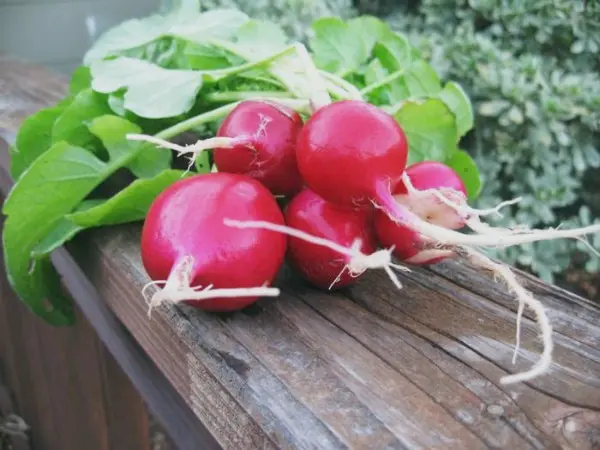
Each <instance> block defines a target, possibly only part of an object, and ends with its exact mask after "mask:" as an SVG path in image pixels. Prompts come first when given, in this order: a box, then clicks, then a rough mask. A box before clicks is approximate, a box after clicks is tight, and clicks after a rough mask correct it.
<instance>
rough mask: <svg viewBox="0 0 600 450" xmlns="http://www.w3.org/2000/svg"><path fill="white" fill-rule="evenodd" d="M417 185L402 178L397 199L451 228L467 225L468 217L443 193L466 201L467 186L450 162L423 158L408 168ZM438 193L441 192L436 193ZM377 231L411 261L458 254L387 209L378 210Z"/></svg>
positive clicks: (459, 201)
mask: <svg viewBox="0 0 600 450" xmlns="http://www.w3.org/2000/svg"><path fill="white" fill-rule="evenodd" d="M406 175H408V177H409V178H410V180H411V182H412V186H413V188H414V189H410V190H409V189H408V188H407V187H406V185H405V184H404V183H403V182H402V183H400V184H399V185H398V187H397V188H396V190H395V192H394V199H395V201H396V202H397V203H399V204H402V205H404V206H405V207H406V208H408V209H410V210H411V211H413V212H414V213H415V214H417V215H418V216H419V217H420V218H421V219H423V220H425V221H427V222H430V223H433V224H435V225H439V226H441V227H444V228H448V229H453V230H454V229H458V228H462V227H463V226H464V225H465V218H464V217H463V216H462V215H461V214H459V213H458V212H457V211H456V210H455V209H453V208H451V207H450V206H448V205H447V204H445V203H444V202H443V201H442V200H441V199H440V198H439V195H443V196H444V197H445V198H446V199H447V200H449V201H450V202H453V203H455V204H459V205H460V204H463V203H464V202H465V201H466V198H467V190H466V188H465V185H464V184H463V182H462V180H461V178H460V176H459V175H458V174H457V173H456V172H455V171H454V170H453V169H452V168H451V167H449V166H447V165H446V164H443V163H441V162H437V161H423V162H420V163H416V164H413V165H411V166H409V167H407V168H406ZM436 194H437V195H436ZM375 232H376V235H377V238H378V240H379V242H381V244H383V245H384V246H386V247H392V246H393V247H394V254H395V255H396V256H397V257H398V258H400V259H401V260H402V261H404V262H407V263H409V264H418V265H425V264H434V263H436V262H440V261H442V260H444V259H446V258H448V257H450V256H453V255H454V254H455V252H454V251H452V250H445V249H440V248H435V246H433V247H432V246H431V245H430V241H429V240H427V239H424V238H423V236H422V235H420V234H419V233H417V232H415V231H413V230H412V229H410V228H408V227H406V226H404V225H401V224H399V223H396V222H394V221H393V220H392V219H391V218H390V217H389V216H388V215H387V214H386V213H385V212H383V211H382V210H377V211H376V213H375Z"/></svg>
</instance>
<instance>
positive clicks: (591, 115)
mask: <svg viewBox="0 0 600 450" xmlns="http://www.w3.org/2000/svg"><path fill="white" fill-rule="evenodd" d="M387 20H388V21H389V22H390V23H391V24H392V26H393V27H394V28H395V29H396V30H397V31H402V32H404V33H405V34H407V35H408V36H409V38H410V39H411V41H412V42H413V43H414V44H415V45H416V46H417V47H419V48H420V49H421V50H422V51H423V52H424V53H425V54H426V55H427V56H428V57H429V59H430V60H431V63H432V65H433V66H434V67H435V68H436V70H438V72H439V73H440V75H441V76H442V77H444V78H450V79H455V80H457V81H458V82H460V83H461V85H462V86H463V87H464V88H465V89H466V90H467V91H468V94H469V95H470V96H471V98H472V100H473V104H474V107H475V108H476V125H475V129H474V130H473V132H471V133H470V134H469V135H467V136H466V138H465V140H464V142H463V146H464V148H465V149H466V150H467V151H469V152H470V153H471V154H472V155H473V156H474V158H475V159H476V161H477V163H478V165H479V166H480V170H481V172H482V174H483V177H484V182H485V186H484V190H483V192H482V194H481V196H480V198H479V199H478V201H477V203H478V205H479V206H490V205H492V204H496V203H498V202H500V201H501V200H502V199H508V198H514V197H518V196H522V197H523V200H522V202H521V203H519V204H518V205H516V206H514V207H512V208H510V209H507V210H506V212H505V214H504V218H502V219H499V220H498V221H497V222H496V223H501V224H503V225H511V224H515V223H517V222H518V223H524V224H527V225H529V226H544V227H549V226H559V225H563V226H565V227H567V226H578V225H587V224H589V223H591V222H592V221H593V217H598V215H599V214H598V213H599V211H600V201H599V199H598V196H597V195H594V194H595V192H597V191H598V190H599V189H600V183H598V182H597V181H595V180H594V178H598V177H597V176H594V174H595V173H597V170H598V168H599V167H600V151H599V149H600V133H599V131H600V77H599V75H598V69H599V68H600V51H599V49H600V5H599V4H598V2H597V1H593V0H592V1H589V2H588V4H587V6H584V2H583V1H570V2H563V1H562V0H524V1H516V0H514V1H508V0H505V1H500V0H469V1H467V0H461V1H444V0H423V1H422V2H421V4H420V5H419V6H418V7H417V8H414V9H411V10H408V9H400V10H396V11H395V13H393V14H392V15H391V16H389V17H388V18H387ZM590 175H591V176H590ZM590 241H591V243H592V245H593V246H594V247H596V248H600V236H593V237H592V238H591V239H590ZM574 255H577V256H580V257H579V258H576V261H578V262H579V263H581V264H583V265H584V267H585V269H586V270H587V271H588V272H591V273H597V272H599V271H600V258H597V257H592V251H591V250H590V249H588V248H587V247H586V246H584V245H583V244H582V243H580V242H577V241H565V240H557V241H549V242H543V243H539V244H534V245H529V246H523V247H514V248H510V249H503V250H501V251H499V252H498V253H497V256H498V257H499V258H501V259H502V260H504V261H506V262H508V263H511V264H516V265H519V266H521V267H524V268H527V269H529V270H531V271H532V272H534V273H536V274H537V275H539V276H540V277H542V278H543V279H545V280H547V281H554V275H555V274H557V273H560V272H563V271H564V270H565V269H566V268H567V267H568V266H569V265H570V264H571V263H572V261H573V256H574Z"/></svg>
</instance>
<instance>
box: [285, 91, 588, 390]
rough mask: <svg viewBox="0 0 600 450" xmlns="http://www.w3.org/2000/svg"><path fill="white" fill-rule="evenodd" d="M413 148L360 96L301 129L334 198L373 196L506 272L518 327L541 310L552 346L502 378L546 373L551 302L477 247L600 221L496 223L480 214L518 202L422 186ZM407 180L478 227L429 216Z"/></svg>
mask: <svg viewBox="0 0 600 450" xmlns="http://www.w3.org/2000/svg"><path fill="white" fill-rule="evenodd" d="M407 151H408V148H407V142H406V137H405V135H404V133H403V131H402V129H401V128H400V126H398V125H397V124H396V123H395V120H394V118H393V117H392V116H391V115H389V114H388V113H386V112H384V111H382V110H380V109H379V108H377V107H375V106H373V105H370V104H367V103H365V102H363V101H360V100H345V101H339V102H334V103H328V104H322V105H320V107H319V108H318V109H316V111H315V113H314V114H313V115H312V116H311V117H310V118H309V119H308V120H307V121H306V123H305V125H304V127H303V129H302V131H301V132H300V135H299V137H298V147H297V149H296V157H297V159H298V168H299V170H300V173H301V175H302V177H303V178H304V180H305V183H306V185H307V186H308V187H309V188H310V189H312V190H313V191H315V192H316V193H317V194H318V195H320V196H321V197H323V198H324V199H325V200H326V201H330V202H333V203H336V204H339V205H355V206H358V207H360V206H363V205H365V204H367V203H369V202H371V204H372V205H373V206H374V207H375V208H377V209H380V210H381V211H383V212H384V213H385V214H386V215H387V216H388V217H389V218H390V220H392V221H394V222H395V223H398V224H399V225H401V226H403V227H405V228H406V229H409V230H411V231H412V232H413V233H415V234H416V236H418V237H419V240H423V241H424V240H427V241H428V243H429V244H428V245H430V246H431V247H432V248H433V247H435V248H436V249H441V250H448V251H451V252H457V253H459V254H461V255H465V256H466V257H468V258H469V259H470V260H471V261H472V262H473V263H474V264H476V265H477V266H479V267H481V268H483V269H485V270H489V271H491V272H492V273H493V274H494V275H495V276H498V277H500V278H502V279H503V280H504V281H505V282H506V284H507V285H508V286H509V288H510V289H511V291H513V292H514V293H515V295H516V297H517V300H518V301H519V311H518V317H517V333H518V332H519V324H520V320H521V315H522V311H523V307H524V305H527V306H529V307H530V308H531V309H532V310H533V311H534V312H535V314H536V316H537V320H538V323H539V325H540V328H541V331H542V339H543V343H544V351H543V353H542V358H541V359H540V361H538V363H537V364H536V365H535V366H534V367H532V368H531V369H530V370H527V371H525V372H521V373H518V374H513V375H509V376H505V377H503V378H502V379H501V380H500V381H501V382H502V383H505V384H508V383H516V382H520V381H526V380H530V379H533V378H535V377H537V376H539V375H540V374H542V373H544V372H545V371H547V370H548V368H549V366H550V364H551V362H552V355H551V354H552V348H553V343H552V328H551V326H550V323H549V321H548V318H547V316H546V314H545V311H544V308H543V305H542V304H541V303H540V302H539V301H538V300H536V299H534V298H533V297H532V296H531V295H530V294H529V293H528V292H527V291H526V290H525V289H524V288H523V287H522V286H521V285H520V284H519V283H518V281H517V279H516V277H515V276H514V274H513V273H512V271H511V270H510V269H509V268H508V267H507V266H505V265H503V264H498V263H494V262H493V261H491V260H490V259H489V258H487V257H486V256H485V255H483V254H481V253H480V252H478V251H477V250H476V249H475V248H477V247H502V246H510V245H519V244H524V243H528V242H535V241H539V240H548V239H558V238H576V239H577V238H581V236H583V235H585V234H589V233H596V232H599V231H600V226H599V225H593V226H588V227H584V228H580V229H573V230H555V229H549V230H529V229H524V228H522V227H518V228H516V229H498V228H492V227H489V226H487V225H485V224H483V223H482V222H481V221H480V220H479V217H481V216H484V215H487V214H490V213H494V212H495V213H498V211H499V209H500V208H501V207H503V206H506V205H508V204H511V203H513V202H514V201H509V202H504V203H502V204H500V205H498V206H497V207H496V208H493V209H491V210H486V211H478V210H475V209H473V208H470V207H469V206H468V205H467V203H466V199H463V200H462V201H461V200H460V199H448V198H447V197H446V196H445V195H443V192H442V191H441V190H440V189H438V188H435V189H426V190H424V191H420V190H418V189H416V188H415V187H414V186H413V185H412V183H411V178H410V176H409V175H408V173H406V171H405V168H406V167H405V166H406V161H407ZM400 183H404V185H405V187H406V189H407V192H408V196H409V197H413V196H415V195H423V193H425V192H426V191H429V193H430V194H432V195H434V196H436V197H437V198H438V199H439V200H440V201H441V203H443V204H444V206H448V207H450V208H451V209H453V210H454V211H455V212H456V213H457V214H458V215H459V216H460V217H461V218H462V220H464V223H465V225H467V226H469V228H471V229H472V230H473V231H475V233H474V234H464V233H461V232H459V231H456V230H454V229H452V228H454V226H451V227H449V228H446V227H445V226H440V225H438V224H435V223H432V222H428V221H427V220H424V219H423V218H422V217H420V216H419V214H418V213H416V212H415V211H411V209H410V208H409V207H408V205H406V204H404V203H403V202H401V201H397V199H396V198H395V196H394V195H393V194H392V193H393V192H396V189H397V188H398V185H399V184H400ZM418 191H420V194H418ZM428 195H429V194H428ZM457 200H458V201H457ZM515 201H517V200H515ZM412 203H413V202H412V201H411V202H410V204H412ZM459 222H460V221H459ZM414 236H415V235H413V237H414ZM517 349H518V339H517ZM515 352H516V350H515Z"/></svg>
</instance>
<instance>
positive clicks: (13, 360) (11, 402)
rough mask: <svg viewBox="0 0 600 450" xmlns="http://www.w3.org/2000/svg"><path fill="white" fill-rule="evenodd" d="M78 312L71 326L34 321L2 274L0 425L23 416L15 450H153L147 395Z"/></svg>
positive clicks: (0, 433)
mask: <svg viewBox="0 0 600 450" xmlns="http://www.w3.org/2000/svg"><path fill="white" fill-rule="evenodd" d="M0 259H1V258H0ZM2 267H4V266H3V265H2ZM2 270H4V269H2ZM76 311H77V319H78V321H77V324H76V325H75V326H74V327H70V328H54V327H51V326H48V325H47V324H45V323H43V322H42V321H39V320H35V319H34V318H33V316H32V315H31V313H30V312H29V311H28V310H27V309H26V308H25V306H24V305H23V304H21V303H20V302H19V301H18V299H17V298H16V297H15V295H14V293H13V292H12V291H11V289H10V286H9V284H8V281H7V280H6V276H5V274H2V275H0V391H3V388H4V392H0V425H1V422H2V419H3V418H7V417H9V415H10V414H16V415H18V416H19V417H21V418H22V419H23V420H24V423H25V424H26V425H27V427H28V429H27V430H23V433H21V434H11V435H10V436H7V437H10V438H11V441H10V442H11V443H12V445H13V447H14V449H15V450H26V449H27V450H33V449H44V450H66V449H85V450H108V449H119V450H151V448H152V447H151V445H150V433H149V429H148V413H147V410H146V406H145V405H144V402H143V400H142V399H141V397H140V396H139V394H138V393H137V391H136V390H135V388H134V387H133V386H132V384H131V382H130V380H129V379H128V378H127V376H126V375H125V374H124V373H123V371H122V369H121V367H120V366H119V365H118V364H117V363H116V362H115V360H114V359H113V357H112V356H111V355H110V353H108V351H107V350H106V348H105V347H104V346H103V345H102V343H101V342H100V341H99V339H98V337H97V335H96V332H95V331H94V328H93V327H92V326H90V324H89V322H88V321H87V320H86V319H85V317H83V315H82V314H81V313H80V311H79V308H76ZM2 394H4V395H2ZM2 434H3V433H2V431H1V430H0V449H3V450H4V449H8V448H11V447H3V446H2V445H1V442H2V439H1V436H2Z"/></svg>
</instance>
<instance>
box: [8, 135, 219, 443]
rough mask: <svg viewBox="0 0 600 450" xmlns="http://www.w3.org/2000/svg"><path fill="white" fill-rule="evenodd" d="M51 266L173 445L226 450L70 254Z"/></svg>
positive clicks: (57, 255) (56, 256)
mask: <svg viewBox="0 0 600 450" xmlns="http://www.w3.org/2000/svg"><path fill="white" fill-rule="evenodd" d="M7 137H9V138H10V136H9V135H8V134H7V133H4V138H7ZM8 145H10V142H6V139H3V136H2V134H1V133H0V192H1V193H2V196H3V197H6V195H7V194H8V192H9V190H10V188H11V187H12V185H13V181H12V179H11V177H10V175H9V171H8V167H9V155H8ZM52 262H53V264H54V266H55V267H56V269H57V271H58V273H59V274H60V275H61V277H62V278H63V282H64V285H65V287H66V288H67V289H68V291H69V293H70V295H71V296H72V298H73V300H74V301H75V302H76V303H77V305H78V306H79V308H80V309H81V311H82V312H83V314H84V315H85V317H86V318H87V320H88V321H89V322H90V324H91V325H92V326H93V327H94V329H95V330H96V333H97V334H98V337H99V338H100V340H101V341H102V342H103V343H104V345H105V346H106V347H107V348H108V350H109V351H110V353H111V354H112V355H113V357H114V358H115V360H116V361H117V362H118V363H119V365H120V366H121V368H122V369H123V371H124V372H125V373H126V374H127V376H128V377H129V378H130V380H131V381H132V383H133V384H134V386H135V387H136V389H137V390H138V391H139V393H140V394H141V396H142V397H143V399H144V400H145V402H146V403H147V404H148V407H149V409H150V410H151V412H152V413H153V414H154V416H155V417H156V418H157V419H158V421H159V422H160V423H161V425H163V426H164V427H165V429H166V430H167V432H168V433H169V437H170V438H171V439H172V440H173V442H175V443H176V445H177V446H178V447H179V448H180V449H182V450H187V449H190V450H192V449H198V448H203V449H218V448H221V447H220V446H219V445H218V443H217V441H216V440H215V438H214V437H213V436H212V434H211V433H210V432H209V431H208V430H207V429H206V427H204V426H203V425H202V423H201V422H200V421H199V420H198V417H197V416H196V415H195V414H194V413H193V412H192V411H191V410H190V409H189V407H188V406H187V404H186V403H185V401H184V400H183V399H182V398H181V396H180V395H179V393H178V392H177V391H176V390H175V389H174V388H173V387H172V386H171V384H170V383H169V382H168V381H167V379H166V378H165V376H164V375H163V374H162V372H161V371H160V370H159V369H158V368H157V366H156V365H155V364H154V362H153V361H152V360H151V359H150V358H149V357H148V355H147V354H146V352H144V350H143V349H142V348H141V347H140V346H139V345H138V343H137V342H136V341H135V340H134V339H133V338H132V337H131V336H130V335H129V334H128V333H127V330H126V329H125V327H124V326H123V325H122V324H121V322H120V321H119V320H118V319H117V317H116V316H115V314H114V313H113V312H112V311H111V310H110V309H109V307H108V306H107V305H106V302H104V301H103V300H102V298H101V296H100V294H99V293H98V291H97V290H96V288H95V287H94V286H93V285H92V283H91V282H90V281H89V280H88V278H87V276H86V275H85V274H84V273H83V271H82V270H81V268H80V267H79V265H78V264H77V263H76V262H75V260H74V259H73V257H72V256H71V254H70V253H69V252H68V251H67V250H66V249H65V248H60V249H58V250H56V251H55V252H54V253H53V254H52Z"/></svg>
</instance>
